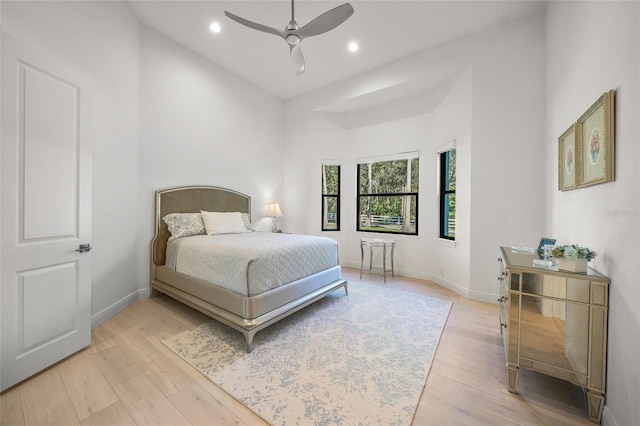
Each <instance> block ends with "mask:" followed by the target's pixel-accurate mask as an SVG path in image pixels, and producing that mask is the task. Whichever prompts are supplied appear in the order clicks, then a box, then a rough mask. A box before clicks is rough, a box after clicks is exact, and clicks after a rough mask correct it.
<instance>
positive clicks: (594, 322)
mask: <svg viewBox="0 0 640 426" xmlns="http://www.w3.org/2000/svg"><path fill="white" fill-rule="evenodd" d="M534 259H537V255H535V254H528V253H520V252H515V251H513V250H512V249H511V248H510V247H501V248H500V250H499V257H498V262H499V264H500V276H499V278H498V280H499V285H500V298H499V299H498V302H499V303H500V331H501V333H502V338H503V343H504V348H505V358H506V360H507V375H508V382H509V383H508V386H509V391H510V392H514V393H515V392H516V387H517V385H518V372H519V369H520V368H527V369H530V370H535V371H538V372H540V373H544V374H548V375H550V376H554V377H558V378H560V379H563V380H567V381H569V382H571V383H574V384H576V385H578V386H581V387H582V388H583V389H584V390H585V392H586V396H587V414H588V416H589V420H591V421H592V422H594V423H600V420H601V418H602V409H603V407H604V399H605V384H606V372H607V315H608V305H609V284H610V282H611V280H610V279H609V278H608V277H605V276H603V275H601V274H599V273H597V272H595V271H593V270H589V271H588V272H586V273H576V272H569V271H563V270H559V271H554V270H550V269H546V268H538V267H534V266H533V260H534Z"/></svg>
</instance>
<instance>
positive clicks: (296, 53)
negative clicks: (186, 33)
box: [224, 0, 353, 75]
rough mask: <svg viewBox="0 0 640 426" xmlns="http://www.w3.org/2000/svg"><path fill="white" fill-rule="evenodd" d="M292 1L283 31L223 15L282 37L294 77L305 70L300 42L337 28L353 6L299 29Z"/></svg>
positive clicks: (338, 8) (332, 11) (332, 10)
mask: <svg viewBox="0 0 640 426" xmlns="http://www.w3.org/2000/svg"><path fill="white" fill-rule="evenodd" d="M293 1H294V0H291V21H289V24H287V26H286V27H285V28H284V30H279V29H277V28H273V27H268V26H266V25H262V24H258V23H256V22H252V21H249V20H247V19H244V18H241V17H240V16H238V15H234V14H233V13H231V12H227V11H226V10H225V12H224V14H225V15H227V17H228V18H230V19H233V20H234V21H236V22H238V23H240V24H242V25H244V26H246V27H249V28H252V29H254V30H258V31H262V32H265V33H268V34H273V35H277V36H280V37H282V38H283V39H284V41H286V42H287V44H288V45H289V54H290V56H291V68H293V71H294V72H295V73H296V75H300V74H302V73H304V70H305V63H304V56H303V55H302V49H301V48H300V42H302V40H304V39H305V38H307V37H312V36H317V35H320V34H324V33H326V32H328V31H331V30H332V29H334V28H336V27H338V26H339V25H340V24H342V23H343V22H344V21H346V20H347V19H348V18H349V17H350V16H351V15H353V6H351V5H350V4H349V3H345V4H342V5H340V6H338V7H335V8H333V9H331V10H329V11H327V12H325V13H323V14H322V15H320V16H318V17H316V18H315V19H313V20H311V21H310V22H309V23H307V24H306V25H303V26H302V27H300V26H298V23H297V22H296V20H295V14H294V4H293Z"/></svg>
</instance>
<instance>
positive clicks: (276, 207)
mask: <svg viewBox="0 0 640 426" xmlns="http://www.w3.org/2000/svg"><path fill="white" fill-rule="evenodd" d="M267 215H268V216H271V217H282V212H281V211H280V204H278V203H272V204H269V209H268V210H267Z"/></svg>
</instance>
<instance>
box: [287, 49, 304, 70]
mask: <svg viewBox="0 0 640 426" xmlns="http://www.w3.org/2000/svg"><path fill="white" fill-rule="evenodd" d="M290 47H291V49H290V50H291V68H293V72H295V73H296V75H300V74H302V73H304V56H303V55H302V49H301V48H300V45H296V46H290Z"/></svg>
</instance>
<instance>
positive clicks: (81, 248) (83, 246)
mask: <svg viewBox="0 0 640 426" xmlns="http://www.w3.org/2000/svg"><path fill="white" fill-rule="evenodd" d="M92 248H93V247H91V244H80V246H79V247H78V249H77V250H76V251H77V252H78V253H86V252H88V251H91V249H92Z"/></svg>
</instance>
